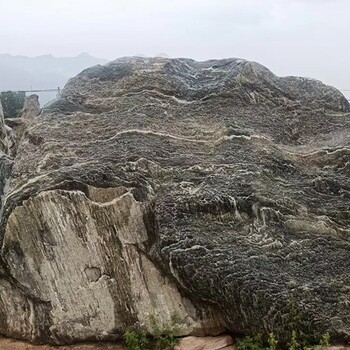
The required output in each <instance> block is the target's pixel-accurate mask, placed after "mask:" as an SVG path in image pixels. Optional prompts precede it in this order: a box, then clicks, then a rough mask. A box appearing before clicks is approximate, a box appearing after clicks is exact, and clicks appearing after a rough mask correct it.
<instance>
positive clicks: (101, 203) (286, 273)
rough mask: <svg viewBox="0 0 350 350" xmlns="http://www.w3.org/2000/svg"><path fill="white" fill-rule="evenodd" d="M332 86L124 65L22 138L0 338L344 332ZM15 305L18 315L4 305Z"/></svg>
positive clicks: (348, 320)
mask: <svg viewBox="0 0 350 350" xmlns="http://www.w3.org/2000/svg"><path fill="white" fill-rule="evenodd" d="M349 111H350V107H349V103H348V102H347V101H346V99H345V98H344V96H343V95H342V94H341V93H340V92H339V91H337V90H336V89H334V88H332V87H329V86H326V85H324V84H322V83H321V82H318V81H315V80H311V79H304V78H294V77H288V78H279V77H277V76H275V75H274V74H273V73H271V72H270V71H269V70H267V69H266V68H265V67H263V66H261V65H259V64H257V63H252V62H247V61H244V60H237V59H226V60H211V61H206V62H195V61H193V60H189V59H163V58H156V59H151V58H122V59H118V60H116V61H114V62H112V63H110V64H108V65H106V66H96V67H93V68H90V69H88V70H85V71H83V72H82V73H81V74H79V75H78V76H76V77H75V78H73V79H71V80H70V81H69V83H68V84H67V86H66V87H65V89H64V91H63V94H62V97H61V98H60V99H59V100H58V101H57V102H55V103H53V104H52V105H50V107H49V108H47V109H46V110H44V111H43V113H41V114H40V115H39V116H38V117H35V118H34V119H33V121H32V122H31V124H30V125H29V127H28V128H27V129H26V131H25V133H24V136H23V137H22V139H21V141H20V143H19V145H18V149H17V156H16V161H15V165H14V168H13V173H12V177H11V185H10V189H9V192H8V194H7V196H6V203H5V206H4V210H3V215H2V220H3V225H2V233H1V240H2V241H3V245H2V250H1V260H2V264H0V266H2V267H1V268H2V270H0V271H2V272H1V274H0V276H2V279H1V280H0V289H1V293H0V310H1V311H0V333H3V334H6V335H7V336H13V337H17V338H22V339H27V340H30V341H33V342H42V341H45V342H51V343H65V342H66V343H71V342H75V341H82V340H105V341H106V340H114V339H116V338H119V337H120V336H121V335H122V333H123V332H124V331H125V330H126V329H128V328H130V327H134V326H135V325H139V326H141V327H145V328H146V329H148V330H149V331H150V332H152V331H153V325H152V322H151V319H152V318H155V319H157V320H158V322H159V323H160V324H161V325H162V326H166V327H169V326H171V323H172V318H173V316H174V315H176V316H177V318H179V319H180V325H179V326H180V330H181V334H195V335H200V334H202V335H203V334H205V335H208V334H209V335H210V334H215V333H218V332H220V331H221V330H223V329H224V328H226V329H230V330H232V331H234V332H240V333H244V334H257V333H268V332H274V333H275V334H276V336H277V337H281V338H283V337H287V336H289V330H288V327H289V324H290V312H291V310H290V306H289V305H290V302H291V300H295V301H296V303H297V305H299V307H300V312H301V314H302V317H304V318H305V320H307V321H308V322H310V324H311V325H312V329H313V331H314V332H316V333H320V334H321V333H323V332H325V331H330V332H331V334H332V336H333V337H334V339H339V340H347V339H349V336H350V312H349V290H350V274H349V271H350V260H349V253H350V243H349V235H350V212H349V209H350V180H349V179H350V176H349V175H350V157H349V155H350V147H349V144H350V119H349V116H350V114H349ZM18 305H21V309H19V307H18Z"/></svg>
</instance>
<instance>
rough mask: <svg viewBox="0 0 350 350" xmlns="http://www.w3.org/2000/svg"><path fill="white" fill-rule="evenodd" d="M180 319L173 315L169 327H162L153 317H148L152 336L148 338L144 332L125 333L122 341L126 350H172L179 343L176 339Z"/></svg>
mask: <svg viewBox="0 0 350 350" xmlns="http://www.w3.org/2000/svg"><path fill="white" fill-rule="evenodd" d="M180 321H181V320H180V319H179V318H178V316H176V315H173V317H172V322H171V325H170V327H163V326H162V325H161V324H160V323H159V321H158V320H157V319H156V317H155V316H153V315H152V316H151V317H150V322H151V326H152V328H153V334H154V336H153V337H152V336H150V335H149V334H147V333H146V331H145V330H142V331H140V332H136V331H127V332H126V333H125V334H124V341H125V345H126V348H127V350H172V349H174V347H175V345H177V344H178V343H179V342H180V339H179V338H178V337H177V334H178V331H179V324H180Z"/></svg>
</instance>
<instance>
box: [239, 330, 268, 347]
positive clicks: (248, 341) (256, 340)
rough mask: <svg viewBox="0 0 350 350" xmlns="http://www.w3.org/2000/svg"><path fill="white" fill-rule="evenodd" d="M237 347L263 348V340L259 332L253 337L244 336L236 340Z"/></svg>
mask: <svg viewBox="0 0 350 350" xmlns="http://www.w3.org/2000/svg"><path fill="white" fill-rule="evenodd" d="M237 349H238V350H263V349H265V347H264V342H263V340H262V337H261V335H260V334H258V335H256V336H254V337H249V336H248V337H244V338H242V339H238V341H237Z"/></svg>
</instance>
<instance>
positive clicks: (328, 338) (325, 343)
mask: <svg viewBox="0 0 350 350" xmlns="http://www.w3.org/2000/svg"><path fill="white" fill-rule="evenodd" d="M330 342H331V336H330V334H329V332H327V333H325V334H323V335H322V337H321V340H320V347H321V348H322V349H323V348H326V347H328V346H329V345H330Z"/></svg>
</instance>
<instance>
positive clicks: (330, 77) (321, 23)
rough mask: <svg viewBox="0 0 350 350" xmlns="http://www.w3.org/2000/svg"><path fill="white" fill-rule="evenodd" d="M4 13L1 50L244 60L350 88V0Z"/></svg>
mask: <svg viewBox="0 0 350 350" xmlns="http://www.w3.org/2000/svg"><path fill="white" fill-rule="evenodd" d="M0 16H1V20H0V53H10V54H16V55H17V54H22V55H28V56H37V55H42V54H53V55H55V56H75V55H77V54H79V53H81V52H89V53H90V54H92V55H94V56H97V57H102V58H107V59H114V58H117V57H120V56H129V55H136V54H143V55H147V56H154V55H157V54H159V53H166V54H167V55H168V56H170V57H191V58H194V59H197V60H205V59H209V58H221V57H240V58H246V59H249V60H254V61H257V62H260V63H262V64H264V65H265V66H267V67H268V68H270V69H271V70H272V71H273V72H274V73H276V74H277V75H281V76H284V75H300V76H308V77H313V78H317V79H320V80H322V81H324V82H325V83H328V84H331V85H334V86H336V87H338V88H339V89H349V90H350V74H349V64H350V25H349V16H350V0H198V1H197V0H186V1H185V0H69V1H68V0H61V1H57V0H31V1H28V0H11V1H7V0H0ZM348 96H349V97H350V93H348Z"/></svg>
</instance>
